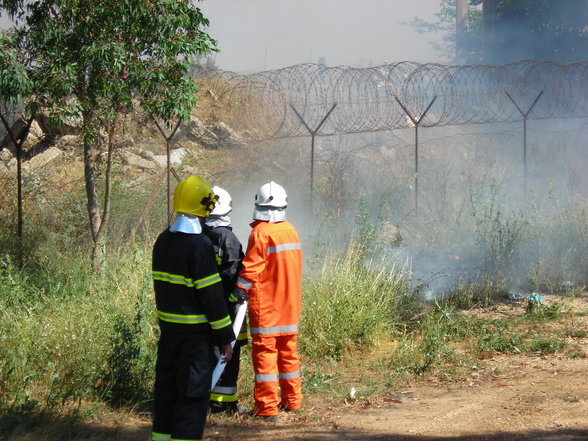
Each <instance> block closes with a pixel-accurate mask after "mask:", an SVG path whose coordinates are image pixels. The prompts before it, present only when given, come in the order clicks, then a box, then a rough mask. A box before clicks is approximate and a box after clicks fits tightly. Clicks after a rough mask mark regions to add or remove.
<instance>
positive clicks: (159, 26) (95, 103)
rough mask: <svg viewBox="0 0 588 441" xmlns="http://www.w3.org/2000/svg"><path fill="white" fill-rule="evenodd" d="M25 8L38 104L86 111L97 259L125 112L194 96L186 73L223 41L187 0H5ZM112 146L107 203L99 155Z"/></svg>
mask: <svg viewBox="0 0 588 441" xmlns="http://www.w3.org/2000/svg"><path fill="white" fill-rule="evenodd" d="M0 6H1V7H2V9H4V10H5V11H6V12H8V13H9V14H11V15H12V16H16V17H19V18H20V19H21V20H22V22H23V23H22V25H20V26H18V27H17V29H16V32H17V34H16V35H17V39H16V43H17V44H16V46H15V47H17V48H18V50H20V51H22V52H23V53H24V54H26V57H25V58H26V59H27V60H28V68H30V72H31V74H30V75H31V78H32V81H33V82H34V83H35V86H36V87H35V90H36V91H37V100H38V101H39V104H40V106H41V107H42V108H43V109H44V110H45V111H46V112H48V114H49V115H50V116H51V117H53V118H54V119H56V120H63V119H64V118H66V117H71V116H75V117H78V118H80V119H81V121H82V137H83V146H84V174H85V185H86V196H87V208H88V219H89V225H90V232H91V235H92V241H93V248H92V264H93V267H94V269H98V267H99V264H100V262H101V250H102V248H103V246H104V241H105V230H106V228H107V225H108V217H109V213H110V188H111V166H112V158H113V152H114V149H115V148H116V130H117V127H118V121H119V118H120V116H121V115H122V114H123V113H124V112H128V111H130V110H131V109H133V108H134V107H135V106H136V104H135V103H138V105H139V106H140V107H141V108H142V109H143V110H147V111H149V112H150V113H151V114H152V115H153V116H154V117H155V118H159V119H161V120H163V121H165V122H168V123H169V122H171V121H173V120H185V119H187V118H188V117H189V115H190V112H191V110H192V109H193V108H194V106H195V105H196V101H197V96H196V85H195V83H194V81H193V80H192V79H191V78H189V76H188V75H187V73H188V72H189V68H190V60H191V58H192V57H194V56H199V55H202V54H207V53H210V52H213V51H215V50H216V42H215V41H214V40H213V39H212V38H211V37H210V36H209V35H208V34H206V33H205V32H204V30H203V29H204V28H205V27H206V26H207V25H208V20H207V19H206V18H205V17H204V16H203V15H202V13H201V11H200V9H199V8H197V7H195V6H193V5H191V3H190V2H189V1H188V0H39V1H35V2H26V1H24V0H3V1H1V3H0ZM103 150H106V153H107V160H106V169H105V172H104V173H105V174H104V190H103V199H102V200H103V207H102V211H100V204H99V196H98V184H97V179H96V172H97V166H96V158H97V155H98V154H99V153H100V152H101V151H103Z"/></svg>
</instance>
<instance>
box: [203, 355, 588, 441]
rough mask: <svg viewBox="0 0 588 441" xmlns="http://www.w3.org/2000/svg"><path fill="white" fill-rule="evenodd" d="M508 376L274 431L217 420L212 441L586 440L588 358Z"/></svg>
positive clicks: (528, 362)
mask: <svg viewBox="0 0 588 441" xmlns="http://www.w3.org/2000/svg"><path fill="white" fill-rule="evenodd" d="M492 364H495V365H496V367H498V366H500V367H501V369H503V370H504V372H503V373H502V374H499V375H493V376H491V377H488V378H476V376H473V377H472V381H470V382H469V383H468V384H462V385H430V386H427V385H423V386H419V387H415V388H412V389H410V390H406V391H402V392H401V393H399V394H398V395H397V396H395V397H390V398H388V399H384V400H382V401H380V402H377V403H366V402H363V403H362V402H359V403H353V404H343V405H341V406H340V407H335V408H327V407H326V408H319V407H317V408H314V409H308V410H305V411H304V412H303V413H301V414H299V415H290V414H285V415H281V416H280V421H279V422H278V423H277V424H275V425H270V424H269V423H255V422H253V421H251V420H247V419H243V421H241V424H239V423H238V422H237V421H231V420H223V421H218V422H215V421H213V422H212V423H211V424H210V425H209V429H208V432H207V433H208V436H209V439H210V440H211V441H229V440H230V441H232V440H243V441H249V440H281V441H294V440H296V441H302V440H305V441H306V440H308V441H310V440H316V441H320V440H325V441H327V440H344V441H352V440H353V441H355V440H364V441H375V440H389V441H392V440H398V441H432V440H463V441H465V440H472V441H478V440H479V441H482V440H488V441H523V440H534V441H535V440H537V441H571V440H574V441H580V440H583V441H586V440H588V359H586V358H581V359H573V360H570V359H563V358H532V357H527V356H520V357H514V358H513V357H508V359H507V358H498V359H496V360H493V361H492Z"/></svg>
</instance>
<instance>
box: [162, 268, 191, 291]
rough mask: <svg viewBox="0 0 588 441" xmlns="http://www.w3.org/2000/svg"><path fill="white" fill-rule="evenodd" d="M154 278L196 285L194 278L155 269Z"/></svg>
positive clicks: (175, 283)
mask: <svg viewBox="0 0 588 441" xmlns="http://www.w3.org/2000/svg"><path fill="white" fill-rule="evenodd" d="M153 280H159V281H161V282H168V283H173V284H174V285H186V286H188V287H190V288H192V287H194V281H193V280H192V279H189V278H187V277H184V276H181V275H179V274H170V273H164V272H163V271H153Z"/></svg>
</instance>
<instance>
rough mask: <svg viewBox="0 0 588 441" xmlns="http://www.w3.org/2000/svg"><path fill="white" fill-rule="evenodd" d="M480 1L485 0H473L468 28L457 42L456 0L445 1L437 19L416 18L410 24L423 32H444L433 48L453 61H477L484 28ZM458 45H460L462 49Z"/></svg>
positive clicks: (470, 0) (442, 2) (469, 10)
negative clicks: (432, 20) (434, 20)
mask: <svg viewBox="0 0 588 441" xmlns="http://www.w3.org/2000/svg"><path fill="white" fill-rule="evenodd" d="M480 3H481V0H469V2H468V4H469V8H468V11H467V14H466V17H465V20H464V24H465V28H464V29H463V32H462V33H461V34H460V37H459V38H460V41H459V42H458V41H457V38H458V36H457V26H456V17H457V2H456V0H441V3H440V6H439V12H437V13H436V14H435V16H436V17H437V21H436V22H427V21H425V20H422V19H420V18H418V17H415V18H414V19H413V20H412V22H410V23H409V24H410V26H412V27H413V28H414V29H415V30H416V31H417V32H419V33H421V34H424V33H432V32H435V33H442V34H443V36H442V39H441V43H433V47H434V48H435V50H437V52H439V53H440V54H441V55H443V56H444V57H445V58H447V59H448V60H450V61H451V62H459V63H476V62H478V61H479V58H480V45H481V31H482V26H481V23H482V13H481V9H480V8H479V5H480ZM458 43H459V44H458ZM457 47H460V51H458V50H457ZM458 52H459V55H458Z"/></svg>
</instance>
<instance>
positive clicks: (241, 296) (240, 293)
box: [229, 286, 249, 303]
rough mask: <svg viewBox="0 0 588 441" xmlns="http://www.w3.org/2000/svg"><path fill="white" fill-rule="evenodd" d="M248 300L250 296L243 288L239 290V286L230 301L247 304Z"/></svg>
mask: <svg viewBox="0 0 588 441" xmlns="http://www.w3.org/2000/svg"><path fill="white" fill-rule="evenodd" d="M247 300H249V296H248V295H247V293H246V292H245V290H244V289H243V288H239V287H238V286H236V287H235V289H234V290H233V292H232V293H231V295H230V296H229V301H230V302H234V303H245V302H246V301H247Z"/></svg>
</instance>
